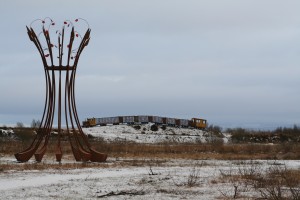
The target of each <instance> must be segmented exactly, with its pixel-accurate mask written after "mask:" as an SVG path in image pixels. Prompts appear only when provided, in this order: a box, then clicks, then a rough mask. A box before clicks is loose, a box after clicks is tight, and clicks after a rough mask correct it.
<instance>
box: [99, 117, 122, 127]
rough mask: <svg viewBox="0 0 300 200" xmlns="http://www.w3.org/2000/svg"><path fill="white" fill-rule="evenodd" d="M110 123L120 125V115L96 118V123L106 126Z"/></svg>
mask: <svg viewBox="0 0 300 200" xmlns="http://www.w3.org/2000/svg"><path fill="white" fill-rule="evenodd" d="M108 124H113V125H118V124H120V119H119V117H103V118H96V125H100V126H106V125H108Z"/></svg>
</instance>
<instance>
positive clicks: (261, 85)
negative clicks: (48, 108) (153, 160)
mask: <svg viewBox="0 0 300 200" xmlns="http://www.w3.org/2000/svg"><path fill="white" fill-rule="evenodd" d="M299 10H300V1H299V0H285V1H282V0H280V1H279V0H151V1H150V0H149V1H145V0H144V1H143V0H94V1H89V0H85V1H76V0H73V1H68V0H65V1H59V0H51V1H40V0H35V1H34V0H28V1H21V0H20V1H16V0H2V1H1V2H0V22H1V37H0V92H1V98H0V124H15V123H16V122H18V121H21V122H23V123H25V124H30V122H31V121H32V119H33V118H35V119H40V118H41V117H42V116H41V115H42V111H43V105H44V99H45V80H44V72H43V66H42V61H41V59H40V56H39V54H38V51H37V49H36V48H35V46H34V44H33V43H32V42H31V41H30V40H29V38H28V36H27V33H26V28H25V26H26V25H29V24H30V23H31V21H33V20H34V19H37V18H44V17H51V18H52V19H53V20H54V21H55V22H56V23H57V24H59V23H63V21H64V20H65V19H71V20H74V19H76V18H78V17H81V18H84V19H86V20H87V21H88V22H89V24H90V27H91V29H92V32H91V41H90V43H89V46H87V48H86V49H85V50H84V51H83V53H82V55H81V59H80V61H79V66H78V72H77V82H76V101H77V109H78V113H79V117H80V119H81V120H83V119H84V118H86V117H104V116H115V115H139V114H145V115H161V116H167V117H178V118H192V117H201V118H205V119H207V120H208V122H209V123H210V124H215V125H221V126H223V127H235V126H243V127H250V128H273V127H276V126H289V125H293V124H300V107H299V102H300V91H299V85H300V77H299V75H300V66H299V64H300V62H299V61H300V12H299Z"/></svg>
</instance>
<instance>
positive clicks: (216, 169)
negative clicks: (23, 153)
mask: <svg viewBox="0 0 300 200" xmlns="http://www.w3.org/2000/svg"><path fill="white" fill-rule="evenodd" d="M49 160H50V159H49ZM49 160H48V161H45V162H42V163H35V162H34V161H30V162H29V163H27V164H23V163H16V162H15V160H14V159H13V158H8V157H2V158H0V164H2V166H3V165H5V164H7V165H32V166H34V165H36V167H37V168H38V165H49V166H52V165H53V166H52V167H50V168H51V169H45V170H35V169H31V170H17V171H16V170H1V169H0V199H96V198H97V199H99V198H102V199H225V198H226V197H233V195H234V192H235V187H234V184H232V183H230V182H228V181H224V180H222V178H221V174H226V173H230V174H234V173H235V172H237V171H238V170H240V169H249V168H251V169H252V168H255V169H257V170H259V171H264V170H266V169H268V168H269V167H271V166H274V165H276V166H284V167H286V168H289V169H297V170H299V169H300V161H276V162H275V161H220V160H180V159H179V160H172V159H169V160H159V159H151V160H149V159H138V160H134V159H129V158H128V159H116V158H110V159H108V161H107V162H106V163H103V164H99V165H98V166H97V164H93V163H84V164H82V165H84V166H85V167H84V168H78V169H74V168H72V169H60V167H59V166H61V165H66V164H70V163H72V162H73V161H63V162H62V163H61V165H58V164H57V163H55V162H54V161H49ZM238 192H239V193H238V195H239V196H241V197H243V196H244V197H245V199H249V197H251V196H252V197H254V196H259V194H257V193H256V192H253V191H251V189H250V190H241V191H238ZM246 197H247V198H246ZM240 199H244V198H240Z"/></svg>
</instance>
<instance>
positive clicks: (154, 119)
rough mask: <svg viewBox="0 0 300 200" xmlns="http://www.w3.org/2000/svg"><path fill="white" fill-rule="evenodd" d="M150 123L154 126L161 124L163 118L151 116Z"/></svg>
mask: <svg viewBox="0 0 300 200" xmlns="http://www.w3.org/2000/svg"><path fill="white" fill-rule="evenodd" d="M152 122H153V123H155V124H163V118H162V117H159V116H152Z"/></svg>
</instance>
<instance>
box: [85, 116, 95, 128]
mask: <svg viewBox="0 0 300 200" xmlns="http://www.w3.org/2000/svg"><path fill="white" fill-rule="evenodd" d="M82 126H83V127H91V126H96V119H95V118H87V119H86V120H85V121H83V122H82Z"/></svg>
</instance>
